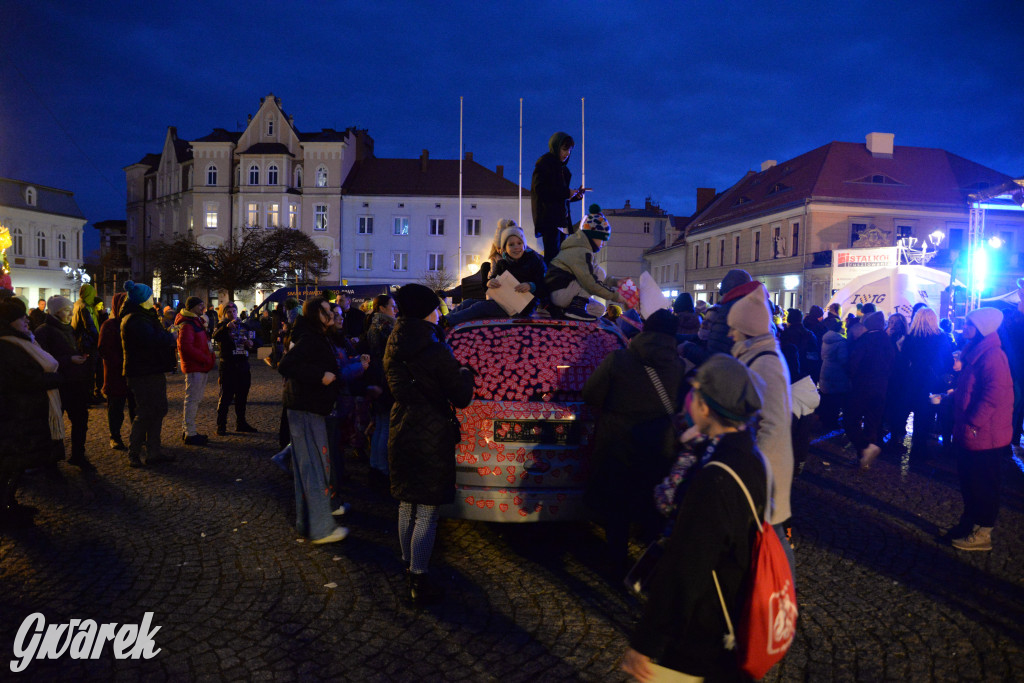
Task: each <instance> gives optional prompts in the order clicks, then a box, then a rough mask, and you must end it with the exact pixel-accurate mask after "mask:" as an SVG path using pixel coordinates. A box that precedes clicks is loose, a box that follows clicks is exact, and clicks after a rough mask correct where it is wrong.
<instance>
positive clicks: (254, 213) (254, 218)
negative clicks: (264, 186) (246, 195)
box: [245, 202, 260, 228]
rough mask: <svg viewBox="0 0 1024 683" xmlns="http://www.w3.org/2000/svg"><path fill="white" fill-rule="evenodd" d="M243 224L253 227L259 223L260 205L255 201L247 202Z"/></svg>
mask: <svg viewBox="0 0 1024 683" xmlns="http://www.w3.org/2000/svg"><path fill="white" fill-rule="evenodd" d="M245 224H246V225H248V226H249V227H250V228H255V227H256V226H258V225H259V224H260V205H259V204H257V203H256V202H249V204H248V205H247V206H246V210H245Z"/></svg>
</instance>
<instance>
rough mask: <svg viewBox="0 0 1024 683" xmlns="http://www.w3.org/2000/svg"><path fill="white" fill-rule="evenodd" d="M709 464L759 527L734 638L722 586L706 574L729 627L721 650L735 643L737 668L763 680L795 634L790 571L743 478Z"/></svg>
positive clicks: (795, 612) (716, 464)
mask: <svg viewBox="0 0 1024 683" xmlns="http://www.w3.org/2000/svg"><path fill="white" fill-rule="evenodd" d="M708 465H715V466H717V467H721V468H722V469H724V470H725V471H726V472H728V473H729V474H731V475H732V477H733V479H735V480H736V483H737V484H739V485H740V488H741V489H743V493H744V495H746V497H747V502H748V503H750V510H751V512H752V513H753V514H754V520H755V523H757V522H758V521H760V529H759V530H758V533H757V538H756V539H755V540H754V546H753V548H752V549H751V557H750V575H749V578H748V582H747V594H746V596H745V597H744V599H743V607H742V613H741V616H740V628H739V633H738V634H737V633H736V632H734V631H733V626H732V620H731V619H730V618H729V611H728V610H727V609H726V606H725V598H724V597H723V596H722V588H721V586H719V584H718V575H717V574H716V573H715V572H714V571H712V572H711V576H712V578H713V579H714V580H715V588H717V589H718V599H719V600H720V601H721V603H722V613H723V614H724V615H725V623H726V626H728V628H729V634H728V636H727V637H726V648H727V649H733V648H734V647H736V646H737V645H738V646H739V647H738V652H737V661H738V663H739V666H740V668H741V669H742V670H743V671H744V672H746V673H747V674H748V675H749V676H752V677H753V678H762V677H764V675H765V674H766V673H768V670H769V669H771V668H772V666H774V665H775V663H776V662H778V661H779V660H781V659H782V658H783V657H784V656H785V655H786V652H788V651H789V647H790V645H792V644H793V637H794V636H795V635H796V618H797V605H796V587H795V585H794V580H793V572H792V570H791V569H790V566H789V560H788V559H786V551H785V550H783V548H782V542H781V541H780V540H779V536H778V534H776V533H775V529H773V528H772V526H771V524H769V523H768V521H767V519H763V520H758V516H757V509H756V508H755V507H754V500H753V499H752V498H751V497H750V491H748V490H747V487H746V486H745V485H744V484H743V480H741V479H740V477H739V475H738V474H736V472H735V471H734V470H733V469H732V468H731V467H729V466H728V465H726V464H724V463H721V462H718V461H717V460H712V461H711V462H709V463H708ZM769 479H770V475H769ZM765 516H766V517H767V506H766V510H765Z"/></svg>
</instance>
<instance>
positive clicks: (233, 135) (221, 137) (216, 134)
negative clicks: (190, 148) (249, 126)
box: [193, 128, 242, 142]
mask: <svg viewBox="0 0 1024 683" xmlns="http://www.w3.org/2000/svg"><path fill="white" fill-rule="evenodd" d="M241 137H242V133H241V132H238V131H229V130H225V129H223V128H214V129H213V132H212V133H210V134H209V135H207V136H205V137H201V138H198V139H196V140H193V142H238V140H239V138H241Z"/></svg>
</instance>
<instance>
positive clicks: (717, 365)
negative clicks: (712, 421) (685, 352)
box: [694, 307, 761, 422]
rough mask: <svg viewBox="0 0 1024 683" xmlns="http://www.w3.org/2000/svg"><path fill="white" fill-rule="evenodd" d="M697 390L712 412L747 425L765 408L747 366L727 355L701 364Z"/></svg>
mask: <svg viewBox="0 0 1024 683" xmlns="http://www.w3.org/2000/svg"><path fill="white" fill-rule="evenodd" d="M734 308H735V307H734ZM730 317H731V316H730ZM694 389H695V390H696V391H697V393H699V394H700V395H701V398H703V399H704V402H705V403H707V404H708V407H709V408H711V410H713V411H714V412H716V413H718V414H719V415H720V416H722V417H724V418H726V419H728V420H732V421H734V422H746V421H747V420H749V419H750V418H751V417H753V415H754V413H756V412H757V411H758V410H760V409H761V398H760V397H759V396H758V395H757V389H756V388H755V387H754V383H753V381H751V379H750V372H749V371H748V370H747V366H745V365H744V364H743V363H741V362H739V361H738V360H736V359H735V358H733V357H732V356H728V355H726V354H724V353H716V354H714V355H712V356H711V357H710V358H708V359H707V360H706V361H704V362H703V363H702V364H701V366H700V368H699V369H698V370H697V376H696V377H695V378H694Z"/></svg>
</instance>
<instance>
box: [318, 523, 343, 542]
mask: <svg viewBox="0 0 1024 683" xmlns="http://www.w3.org/2000/svg"><path fill="white" fill-rule="evenodd" d="M346 536H348V529H347V528H345V527H343V526H339V527H335V528H334V531H332V532H331V533H330V535H328V536H324V537H323V538H317V539H315V540H312V541H310V543H312V544H313V545H323V544H325V543H337V542H338V541H344V540H345V537H346Z"/></svg>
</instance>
